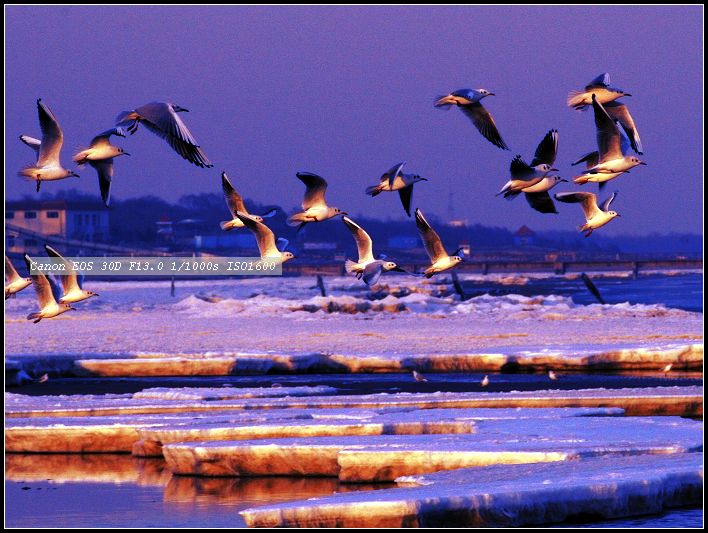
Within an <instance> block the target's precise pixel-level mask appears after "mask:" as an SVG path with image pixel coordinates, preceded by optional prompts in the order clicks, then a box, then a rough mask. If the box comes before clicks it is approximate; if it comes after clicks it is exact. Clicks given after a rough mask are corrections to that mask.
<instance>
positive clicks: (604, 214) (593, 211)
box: [555, 191, 620, 237]
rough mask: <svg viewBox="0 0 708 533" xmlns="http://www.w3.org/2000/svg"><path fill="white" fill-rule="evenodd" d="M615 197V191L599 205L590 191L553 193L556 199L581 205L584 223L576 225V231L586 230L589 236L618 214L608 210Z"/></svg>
mask: <svg viewBox="0 0 708 533" xmlns="http://www.w3.org/2000/svg"><path fill="white" fill-rule="evenodd" d="M616 197H617V192H616V191H615V192H614V193H612V196H610V197H609V198H608V199H607V200H605V201H604V202H603V203H602V205H601V206H600V207H598V205H597V196H595V194H594V193H591V192H562V193H558V194H556V195H555V198H556V200H558V201H559V202H566V203H579V204H582V206H583V213H585V221H586V223H585V224H583V225H582V226H578V231H581V232H582V231H586V232H587V233H586V234H585V236H586V237H589V236H590V234H591V233H592V232H593V230H596V229H597V228H600V227H602V226H604V225H605V224H607V223H608V222H609V221H610V220H612V219H613V218H615V217H618V216H620V215H619V213H617V212H616V211H610V210H609V209H610V204H611V203H612V202H613V200H614V199H615V198H616Z"/></svg>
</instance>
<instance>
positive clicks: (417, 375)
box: [413, 370, 428, 382]
mask: <svg viewBox="0 0 708 533" xmlns="http://www.w3.org/2000/svg"><path fill="white" fill-rule="evenodd" d="M413 379H415V380H416V381H418V382H423V381H428V378H426V377H425V376H424V375H423V374H421V373H419V372H416V371H415V370H414V371H413Z"/></svg>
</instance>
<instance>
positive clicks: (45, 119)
mask: <svg viewBox="0 0 708 533" xmlns="http://www.w3.org/2000/svg"><path fill="white" fill-rule="evenodd" d="M37 111H38V113H39V125H40V127H41V129H42V142H41V144H40V146H39V157H38V158H37V165H38V166H40V167H43V166H51V165H60V164H61V163H60V161H59V152H61V147H62V145H63V144H64V134H63V133H62V131H61V128H60V127H59V122H58V121H57V119H56V117H55V116H54V113H52V111H51V109H49V108H48V107H47V106H46V105H45V104H44V102H42V99H41V98H40V99H39V100H37Z"/></svg>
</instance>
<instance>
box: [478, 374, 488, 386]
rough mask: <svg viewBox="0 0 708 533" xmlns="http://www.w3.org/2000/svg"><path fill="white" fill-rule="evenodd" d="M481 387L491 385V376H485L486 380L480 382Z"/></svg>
mask: <svg viewBox="0 0 708 533" xmlns="http://www.w3.org/2000/svg"><path fill="white" fill-rule="evenodd" d="M480 385H482V387H486V386H487V385H489V376H484V378H483V379H482V381H481V382H480Z"/></svg>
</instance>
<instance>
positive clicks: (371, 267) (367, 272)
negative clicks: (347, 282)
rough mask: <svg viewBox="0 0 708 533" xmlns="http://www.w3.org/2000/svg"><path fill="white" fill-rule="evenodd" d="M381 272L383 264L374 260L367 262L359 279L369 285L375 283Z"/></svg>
mask: <svg viewBox="0 0 708 533" xmlns="http://www.w3.org/2000/svg"><path fill="white" fill-rule="evenodd" d="M382 273H383V265H382V264H381V262H380V261H375V262H374V263H371V264H368V265H366V266H365V267H364V272H363V273H362V276H361V279H362V280H363V281H364V283H366V284H367V285H368V286H369V287H371V286H372V285H376V282H377V281H378V280H379V278H380V277H381V274H382Z"/></svg>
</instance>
